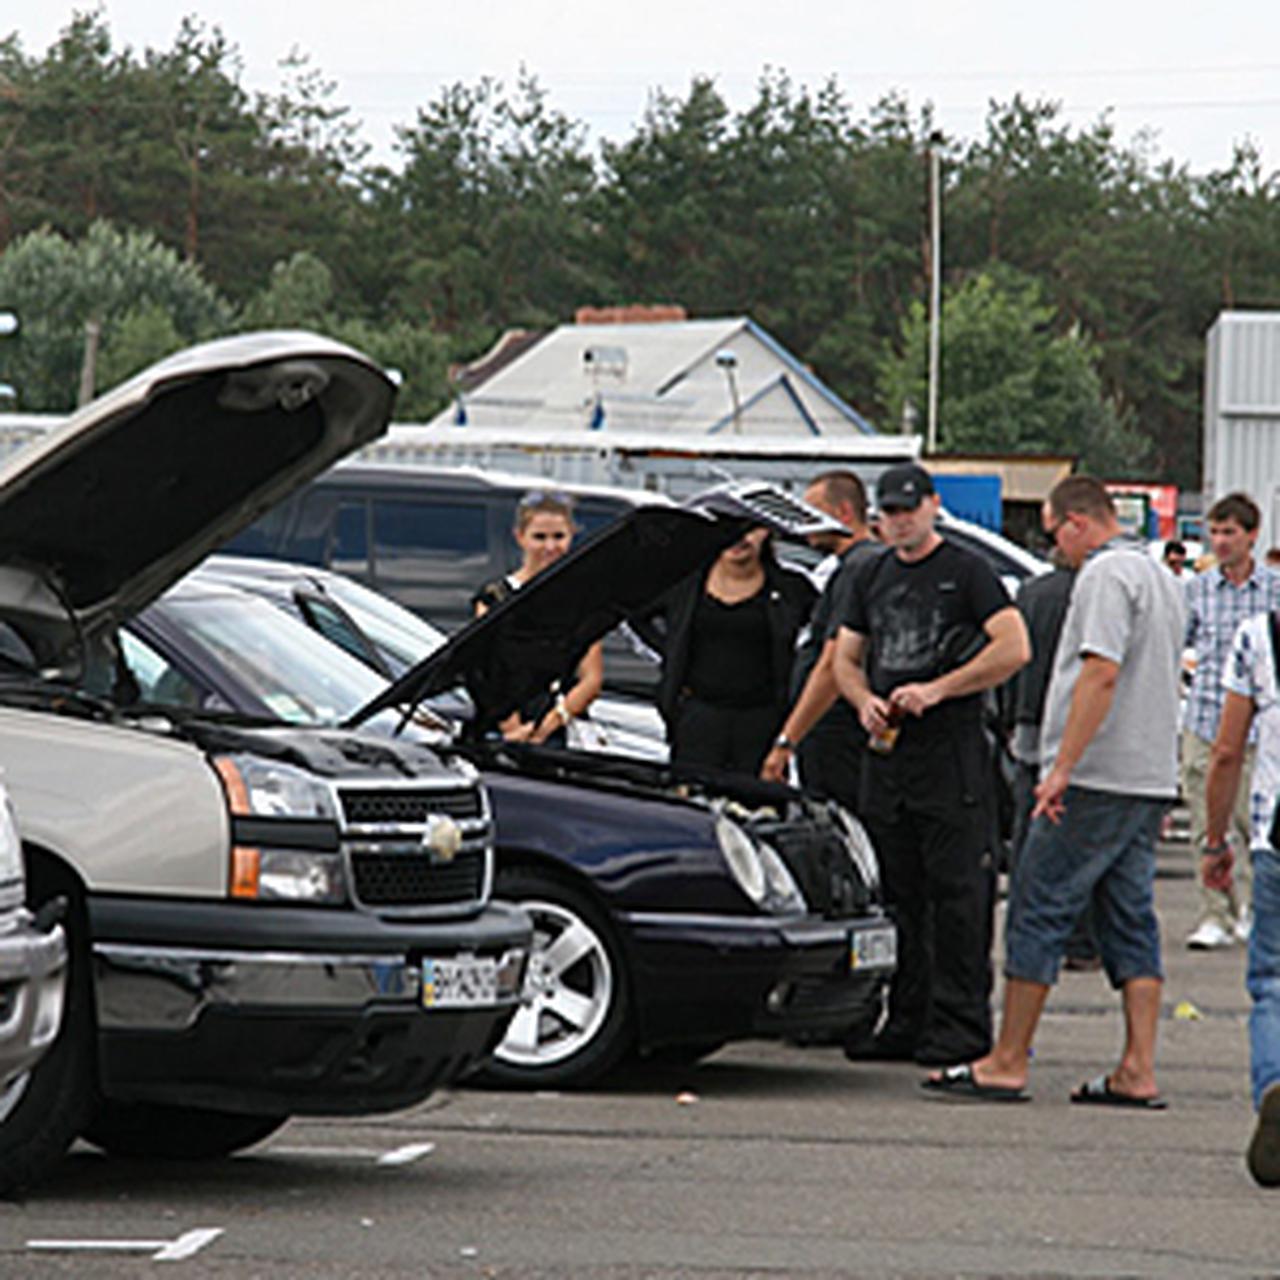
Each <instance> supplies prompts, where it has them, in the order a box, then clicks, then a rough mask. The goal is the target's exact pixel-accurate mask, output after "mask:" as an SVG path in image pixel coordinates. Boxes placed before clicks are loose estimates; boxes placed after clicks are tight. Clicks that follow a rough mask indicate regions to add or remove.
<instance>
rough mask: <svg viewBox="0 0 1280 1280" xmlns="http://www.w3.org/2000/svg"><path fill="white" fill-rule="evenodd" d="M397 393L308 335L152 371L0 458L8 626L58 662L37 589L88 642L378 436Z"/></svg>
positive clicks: (211, 348) (271, 336) (199, 351)
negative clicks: (50, 595)
mask: <svg viewBox="0 0 1280 1280" xmlns="http://www.w3.org/2000/svg"><path fill="white" fill-rule="evenodd" d="M394 399H395V387H394V385H393V384H392V383H391V381H390V380H389V379H388V378H387V377H386V375H385V374H384V373H383V372H382V371H381V370H380V369H379V368H378V366H377V365H376V364H374V363H373V362H372V361H371V360H369V359H368V358H367V357H366V356H363V355H361V354H360V353H359V352H357V351H353V350H352V349H351V348H349V347H345V346H343V345H341V344H340V343H337V342H333V341H331V340H330V339H328V338H322V337H319V336H317V335H315V334H311V333H294V332H288V333H285V332H278V333H255V334H245V335H242V336H240V337H235V338H227V339H222V340H219V341H217V342H210V343H206V344H204V345H201V346H197V347H192V348H189V349H188V350H186V351H182V352H179V353H178V354H177V355H174V356H171V357H169V358H168V359H166V360H163V361H161V362H160V363H159V364H156V365H153V366H152V367H151V368H149V369H147V370H145V371H144V372H143V373H140V374H139V375H138V376H137V377H136V378H133V379H131V380H130V381H129V382H126V383H124V384H123V385H121V386H120V387H118V388H116V389H115V390H114V391H111V392H109V393H108V394H107V395H104V396H102V397H100V398H99V399H97V400H95V401H93V403H91V404H88V405H86V406H85V407H84V408H83V409H80V410H79V411H78V412H76V413H75V414H73V415H72V416H71V417H70V418H69V419H68V420H67V421H66V422H65V423H64V424H63V425H62V426H61V427H59V428H58V429H57V430H55V431H52V432H50V434H49V435H48V436H46V437H44V438H43V439H41V440H40V441H38V442H37V443H36V444H34V445H30V446H28V447H27V448H25V449H23V450H22V451H21V452H19V453H17V454H16V455H14V456H13V457H11V458H10V459H8V460H7V461H6V462H5V463H4V464H3V465H0V619H4V620H7V621H10V622H12V623H13V625H14V626H15V627H16V628H17V629H18V630H19V632H20V633H21V634H23V636H24V638H27V639H28V640H29V642H33V643H32V647H33V649H35V650H36V652H37V654H38V656H39V657H40V658H41V661H42V662H45V663H48V662H51V661H55V660H56V659H57V657H58V656H59V655H58V653H57V649H58V647H59V646H60V645H65V643H67V639H66V637H67V635H68V634H69V633H67V632H65V631H63V632H60V633H58V640H57V641H56V642H51V636H52V634H53V632H51V631H50V630H49V629H43V633H42V634H41V631H42V628H41V627H40V624H39V619H40V615H41V614H42V613H47V612H49V610H48V609H47V608H46V607H45V606H44V605H43V604H42V603H41V599H42V598H43V597H42V593H41V590H40V589H39V587H40V585H41V584H40V583H39V582H38V580H42V583H43V585H46V586H48V587H50V588H52V590H53V592H54V593H55V594H56V595H58V596H60V597H61V598H62V601H63V603H64V604H65V606H66V607H67V608H69V609H70V611H71V612H72V614H73V615H74V617H75V619H76V621H77V622H78V624H79V627H80V629H81V631H82V632H83V633H84V634H85V635H86V636H87V637H92V636H93V635H94V634H95V633H97V632H99V631H101V630H102V629H103V628H104V627H107V626H111V625H114V624H116V623H118V622H120V621H121V620H123V619H125V618H127V617H129V616H130V615H131V614H133V613H136V612H137V611H138V610H139V609H141V608H142V607H144V606H145V605H146V604H148V603H149V602H150V601H151V600H153V599H155V597H157V596H158V595H160V594H161V593H162V592H163V591H164V590H165V588H167V587H168V586H170V585H171V584H172V583H173V582H175V581H176V580H177V579H178V578H180V577H181V576H182V575H183V574H184V573H186V572H187V571H188V570H189V569H191V568H192V567H194V566H195V565H196V564H198V563H199V562H200V561H201V560H203V559H204V557H205V556H206V555H208V553H209V552H210V551H212V550H213V549H214V548H215V547H217V546H218V545H219V544H221V543H222V542H224V541H226V539H228V538H229V537H231V536H232V535H233V534H234V533H236V532H237V531H238V530H240V529H242V528H243V527H244V526H245V525H248V524H250V523H252V522H253V521H254V520H255V519H257V517H258V516H260V515H261V514H262V513H263V512H265V511H266V510H267V509H268V508H269V507H272V506H274V505H275V504H276V503H277V502H279V501H280V500H281V499H282V498H284V497H285V496H286V495H288V494H289V493H291V492H292V491H293V490H294V489H296V488H298V487H299V486H301V485H303V484H305V483H306V482H307V481H309V480H311V479H312V478H313V477H314V476H316V475H318V474H319V473H320V472H321V471H323V470H325V468H326V467H328V466H330V465H331V464H332V463H333V462H335V461H336V460H337V459H338V458H341V457H343V456H344V455H345V454H347V453H350V452H351V451H352V450H353V449H355V448H357V447H359V446H360V445H362V444H364V443H365V442H366V441H369V440H372V439H374V438H375V437H376V436H378V435H380V434H381V433H382V432H383V431H384V430H385V429H386V426H387V421H388V419H389V417H390V414H391V407H392V403H393V402H394ZM46 594H47V593H46ZM33 630H34V631H35V632H36V633H37V634H35V635H32V631H33Z"/></svg>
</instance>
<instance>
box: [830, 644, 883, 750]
mask: <svg viewBox="0 0 1280 1280" xmlns="http://www.w3.org/2000/svg"><path fill="white" fill-rule="evenodd" d="M866 653H867V638H866V636H864V635H863V634H862V633H861V632H860V631H851V630H850V629H849V628H848V627H841V628H840V630H839V632H838V633H837V635H836V651H835V662H834V664H833V666H834V670H835V677H836V688H837V689H839V690H840V696H841V697H842V698H844V699H845V700H846V701H847V702H849V703H850V705H852V707H853V709H854V710H855V711H856V712H857V713H858V719H859V720H861V721H862V727H863V728H864V729H866V731H867V732H868V733H872V734H876V733H883V732H884V731H885V730H886V729H887V728H888V727H889V722H888V719H887V718H886V717H887V716H888V714H889V704H888V702H887V701H885V699H884V698H881V697H878V696H877V695H876V694H874V693H872V692H871V686H870V685H869V684H868V683H867V673H866V669H865V667H864V666H863V662H864V660H865V658H866Z"/></svg>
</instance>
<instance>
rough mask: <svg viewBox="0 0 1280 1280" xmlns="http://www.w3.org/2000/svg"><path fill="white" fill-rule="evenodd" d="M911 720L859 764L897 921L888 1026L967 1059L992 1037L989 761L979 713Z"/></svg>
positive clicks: (909, 1040)
mask: <svg viewBox="0 0 1280 1280" xmlns="http://www.w3.org/2000/svg"><path fill="white" fill-rule="evenodd" d="M911 728H912V729H913V730H915V732H914V733H913V735H912V741H910V742H909V743H907V742H904V741H902V740H900V742H899V746H898V747H897V748H896V749H895V751H894V752H893V753H891V754H890V755H888V756H878V755H876V754H875V753H874V752H871V751H868V752H867V753H866V764H865V767H864V770H863V791H862V806H861V817H862V820H863V822H864V823H865V824H866V827H867V830H868V832H869V833H870V835H871V838H872V840H873V841H874V843H875V846H876V852H877V854H878V855H879V858H880V867H881V878H882V881H883V885H884V893H885V899H886V902H887V904H888V905H889V906H890V907H891V908H892V909H893V913H894V917H895V920H896V922H897V925H898V970H897V973H896V974H895V975H894V979H893V983H892V985H891V987H890V989H889V1015H888V1021H887V1022H886V1024H885V1026H884V1028H883V1029H882V1031H881V1038H882V1039H883V1040H884V1041H885V1042H886V1043H892V1044H893V1045H895V1046H897V1047H899V1048H904V1049H906V1050H908V1051H912V1052H915V1053H917V1054H919V1055H925V1056H928V1057H930V1058H932V1059H950V1060H953V1061H956V1062H961V1061H968V1060H971V1059H972V1058H975V1057H980V1056H982V1055H983V1054H984V1053H986V1052H987V1051H988V1050H989V1049H990V1047H991V940H992V923H993V909H994V904H995V857H994V854H995V838H996V830H995V814H994V809H995V804H994V800H995V797H994V783H993V778H992V775H991V773H990V770H991V768H992V767H993V765H992V761H991V755H990V749H989V744H988V743H987V740H986V738H985V736H984V735H983V733H982V731H981V728H980V726H979V725H978V724H977V723H976V721H974V722H972V723H971V722H969V721H967V720H962V719H960V718H959V717H956V718H953V720H952V722H951V723H946V722H945V721H944V722H943V723H942V724H937V725H935V726H934V727H932V728H930V726H929V725H928V723H927V722H926V723H924V724H920V725H914V726H911ZM906 738H907V733H906V732H904V734H903V739H906Z"/></svg>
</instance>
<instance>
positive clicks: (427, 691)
mask: <svg viewBox="0 0 1280 1280" xmlns="http://www.w3.org/2000/svg"><path fill="white" fill-rule="evenodd" d="M762 524H763V525H767V526H768V527H770V528H772V529H773V530H774V531H775V532H778V533H781V534H783V535H784V536H788V537H803V536H806V535H808V534H810V533H820V532H843V529H842V526H840V525H839V524H837V523H836V522H835V521H833V520H831V519H830V518H829V517H828V516H826V515H824V514H823V513H822V512H821V511H818V510H817V509H816V508H815V507H811V506H808V505H807V504H806V503H803V502H799V501H797V500H796V499H794V498H792V497H790V496H789V495H788V494H786V493H783V492H782V491H781V490H780V489H775V488H774V487H773V486H772V485H767V484H759V483H753V484H726V485H721V486H718V487H717V488H715V489H712V490H709V491H707V492H706V493H703V494H699V495H697V496H695V497H693V498H691V499H690V500H689V502H688V503H687V504H686V505H685V506H684V507H664V506H653V507H640V508H638V509H636V510H634V511H631V512H630V513H628V514H627V515H625V516H623V517H621V518H620V519H618V520H615V521H614V522H613V523H612V524H609V525H607V526H606V527H605V528H603V529H601V530H600V531H599V532H597V533H596V534H594V535H593V536H592V537H590V538H588V539H586V540H585V541H583V542H582V543H581V544H580V545H578V546H576V547H575V548H574V549H573V550H572V551H570V552H569V554H568V555H566V556H565V557H564V558H563V559H562V560H560V561H558V562H557V563H556V564H554V565H552V566H551V568H550V569H548V570H547V571H546V572H545V573H541V574H539V575H538V576H537V577H536V578H534V579H533V581H532V582H530V583H529V584H528V585H527V586H525V587H522V588H521V589H520V590H519V591H517V592H515V593H514V594H513V595H511V596H508V597H507V599H506V600H504V601H502V603H501V604H498V605H495V606H494V607H493V608H492V609H490V610H489V611H488V612H487V613H486V614H485V615H484V616H483V617H481V618H477V619H476V620H475V621H474V622H471V623H469V624H468V625H467V626H466V627H464V628H463V629H462V630H461V631H459V632H458V633H457V635H455V636H454V637H453V638H452V639H451V640H450V641H449V642H448V643H447V644H446V645H444V646H443V647H442V648H440V649H437V650H436V651H435V652H434V653H433V654H431V655H430V656H429V657H428V658H425V659H424V660H423V661H422V662H420V663H418V665H417V666H416V667H412V668H411V669H410V670H408V671H406V672H405V673H404V675H403V676H401V677H400V679H399V680H397V681H395V682H394V683H392V684H390V685H388V687H387V688H386V689H385V690H384V691H383V692H382V693H381V694H380V695H379V696H378V697H377V698H375V699H374V700H373V701H372V702H370V703H369V704H368V705H367V706H364V707H362V708H361V709H360V710H359V711H358V712H356V714H355V715H354V716H352V717H351V719H350V721H349V722H348V723H349V724H351V725H359V724H362V723H363V722H364V721H366V720H368V719H369V718H370V717H371V716H373V715H376V714H377V713H378V712H379V711H383V710H385V709H386V708H388V707H400V708H404V707H410V706H416V705H417V704H418V703H419V702H421V701H422V700H423V699H424V698H429V697H432V696H433V695H435V694H438V693H443V692H445V691H446V690H448V689H452V688H454V687H456V686H457V685H459V684H465V685H466V686H467V688H468V689H469V690H470V692H471V694H472V696H473V697H474V698H475V699H476V701H477V703H479V704H483V705H490V706H492V705H509V706H516V705H518V704H520V703H522V702H524V701H525V699H526V698H528V697H529V696H531V695H533V694H535V693H537V692H538V686H537V683H536V681H537V680H538V676H537V675H535V674H531V673H532V672H543V673H545V672H546V671H548V670H552V669H554V670H558V671H560V672H561V673H562V676H564V677H567V676H569V675H570V674H571V673H572V672H573V671H574V669H575V668H576V667H577V664H578V662H579V661H580V660H581V658H582V655H583V654H584V653H585V652H586V650H587V649H588V647H589V646H590V645H591V644H593V643H594V642H595V641H596V640H598V639H600V637H601V636H603V635H605V634H606V633H607V632H609V631H611V630H612V629H613V628H614V627H616V626H617V625H618V624H619V623H620V622H623V621H625V620H626V619H627V618H628V617H631V616H632V615H634V614H636V613H639V612H641V611H643V610H644V609H645V608H647V607H649V606H651V605H652V604H653V603H654V602H655V601H656V600H657V599H658V597H659V596H661V595H662V594H663V592H665V591H667V590H668V589H669V588H671V587H673V586H675V585H676V583H678V582H679V581H680V580H681V579H682V578H685V577H687V576H688V575H689V574H691V573H693V572H694V571H695V570H697V569H699V568H700V567H701V566H703V565H705V564H706V563H707V562H708V561H710V560H711V559H712V558H713V557H714V556H716V555H717V554H719V552H721V551H722V550H724V548H725V547H727V546H729V545H730V544H731V543H733V542H736V541H737V540H738V538H740V537H741V536H742V534H743V533H744V532H745V531H746V530H747V529H749V528H751V527H752V526H753V525H762ZM513 655H514V658H515V660H514V661H513V660H512V656H513ZM522 655H523V657H524V658H526V659H528V658H533V659H534V660H533V661H521V660H520V658H521V656H522Z"/></svg>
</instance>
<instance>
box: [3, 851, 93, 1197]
mask: <svg viewBox="0 0 1280 1280" xmlns="http://www.w3.org/2000/svg"><path fill="white" fill-rule="evenodd" d="M59 894H62V895H65V896H66V898H67V901H68V910H67V913H66V917H65V919H64V921H63V928H64V929H65V930H66V935H67V978H66V982H67V986H66V997H65V1002H64V1004H63V1007H62V1027H61V1029H60V1030H59V1031H58V1035H57V1038H56V1039H55V1040H54V1042H53V1044H52V1045H50V1047H49V1049H48V1051H47V1052H46V1053H45V1055H44V1057H42V1058H41V1059H40V1061H39V1062H37V1063H36V1065H35V1066H34V1067H32V1068H31V1070H30V1071H27V1072H25V1073H24V1074H22V1075H20V1076H19V1077H18V1078H17V1079H16V1080H14V1081H12V1082H11V1083H10V1084H9V1085H8V1086H7V1087H6V1088H4V1089H3V1090H0V1195H4V1196H11V1195H15V1194H18V1193H20V1192H22V1191H23V1190H25V1189H26V1188H27V1187H29V1186H31V1185H32V1184H33V1183H35V1182H37V1181H39V1180H40V1179H41V1178H43V1177H45V1176H46V1175H47V1174H48V1173H50V1172H51V1171H52V1170H53V1168H54V1167H55V1166H56V1165H57V1164H58V1162H59V1161H60V1160H61V1159H62V1157H63V1156H64V1155H65V1154H66V1151H67V1148H68V1147H69V1146H70V1145H71V1143H72V1141H73V1139H74V1138H75V1137H76V1135H77V1134H79V1133H80V1131H81V1130H82V1129H83V1128H84V1125H85V1121H86V1120H87V1119H88V1116H89V1113H90V1111H91V1109H92V1106H93V1101H94V1090H95V1087H96V1082H95V1075H96V1066H95V1063H96V1057H95V1051H94V1034H95V1033H94V1015H93V983H92V978H91V975H90V971H89V966H90V959H89V956H90V949H89V925H88V918H87V916H86V913H85V906H84V897H83V893H82V891H81V889H80V886H79V884H78V883H77V882H76V881H75V880H74V878H73V877H72V876H71V875H70V873H68V872H66V871H64V870H62V869H61V868H60V867H58V865H57V864H55V863H53V862H52V861H51V860H49V859H48V858H45V857H43V856H42V855H36V856H34V857H32V858H31V859H30V860H29V874H28V878H27V902H28V904H29V905H30V907H31V908H32V910H35V909H37V908H38V907H39V906H41V905H42V904H43V903H45V902H47V901H48V900H49V899H50V898H54V897H57V896H58V895H59Z"/></svg>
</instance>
